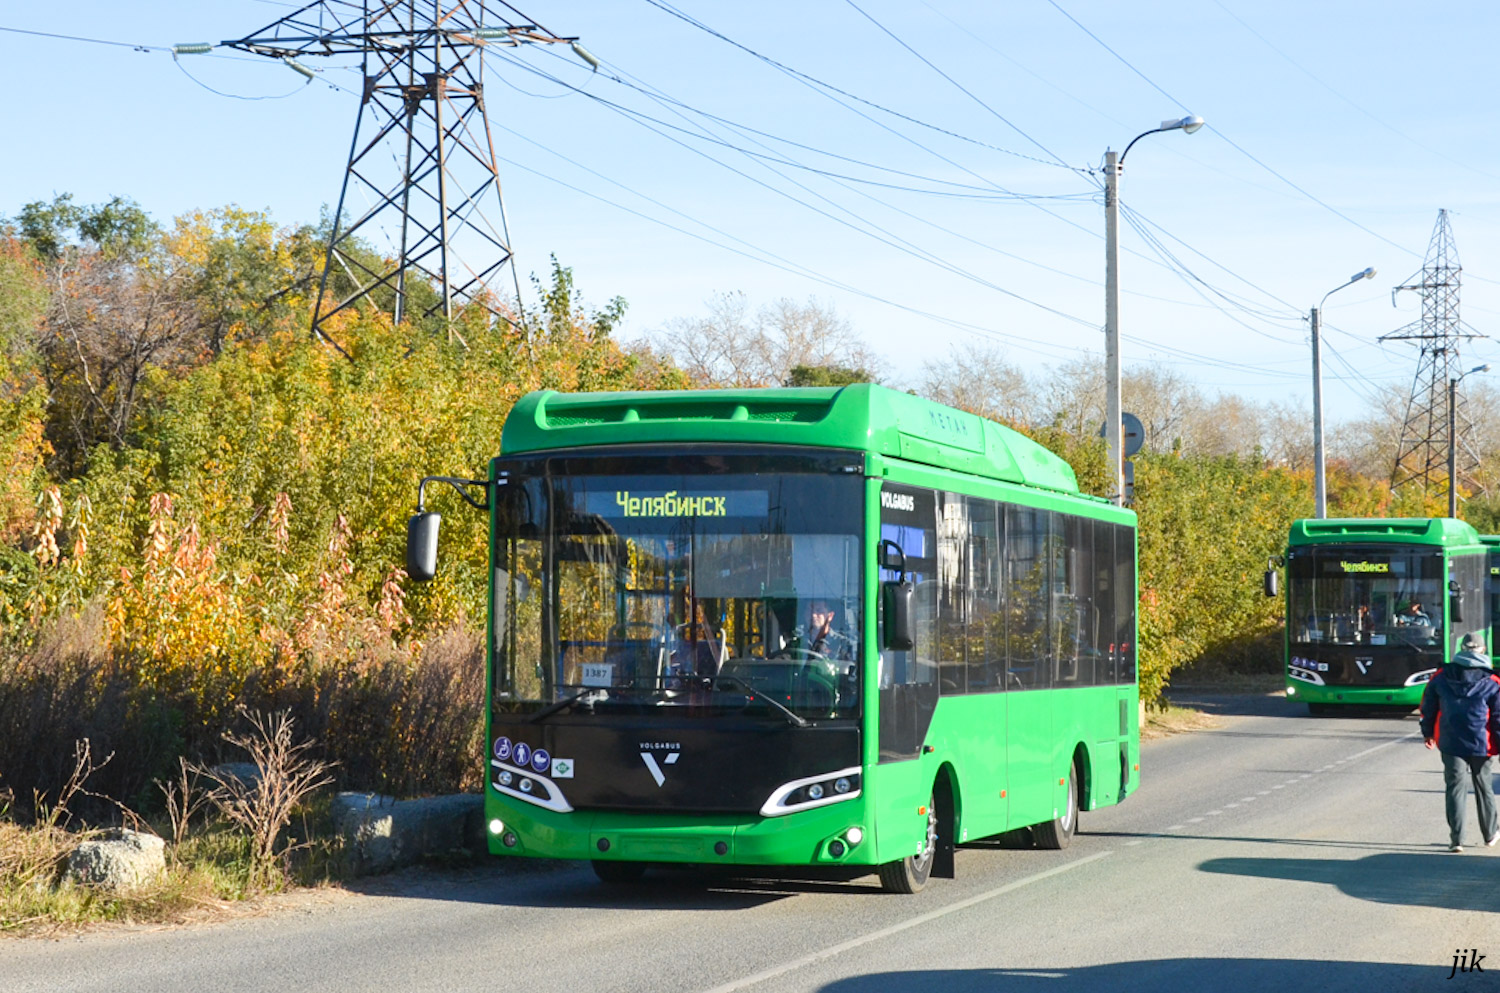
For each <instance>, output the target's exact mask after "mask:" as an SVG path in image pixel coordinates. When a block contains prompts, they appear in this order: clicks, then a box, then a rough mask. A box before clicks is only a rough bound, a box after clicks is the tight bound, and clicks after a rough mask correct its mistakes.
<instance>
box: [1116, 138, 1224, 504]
mask: <svg viewBox="0 0 1500 993" xmlns="http://www.w3.org/2000/svg"><path fill="white" fill-rule="evenodd" d="M1201 127H1203V118H1201V117H1197V116H1194V115H1189V116H1187V117H1184V118H1182V119H1180V120H1176V121H1162V122H1161V127H1159V128H1152V129H1151V130H1150V131H1143V132H1141V133H1140V134H1138V135H1136V136H1135V137H1134V138H1132V139H1130V144H1129V145H1126V146H1125V151H1123V152H1121V153H1120V155H1119V157H1118V158H1116V157H1115V153H1114V152H1113V151H1112V150H1107V151H1105V153H1104V446H1105V452H1106V455H1105V458H1106V459H1108V465H1107V469H1106V471H1107V472H1108V474H1109V484H1108V485H1109V490H1110V492H1109V498H1110V499H1111V500H1113V501H1114V502H1115V504H1116V506H1121V505H1123V504H1124V503H1125V474H1124V468H1125V467H1124V451H1125V445H1124V440H1125V439H1124V431H1123V429H1122V427H1121V424H1120V413H1121V411H1120V176H1121V175H1122V174H1123V173H1124V171H1125V156H1127V155H1129V154H1130V149H1131V147H1132V146H1133V145H1135V143H1136V142H1138V141H1140V140H1141V139H1142V138H1144V137H1146V135H1148V134H1157V133H1159V132H1161V131H1177V130H1179V129H1180V130H1182V131H1183V132H1184V133H1186V134H1192V133H1193V132H1194V131H1197V130H1198V129H1199V128H1201Z"/></svg>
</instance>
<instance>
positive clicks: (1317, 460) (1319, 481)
mask: <svg viewBox="0 0 1500 993" xmlns="http://www.w3.org/2000/svg"><path fill="white" fill-rule="evenodd" d="M1374 278H1375V270H1374V269H1373V268H1371V269H1364V270H1361V271H1360V272H1356V273H1355V274H1354V275H1352V276H1350V277H1349V281H1348V282H1346V283H1342V284H1340V285H1338V286H1335V287H1334V288H1333V289H1331V290H1329V291H1328V292H1327V293H1324V294H1323V299H1321V300H1319V301H1318V305H1317V306H1316V307H1314V308H1313V309H1312V313H1311V314H1310V315H1309V323H1310V324H1311V325H1312V373H1313V508H1314V516H1315V517H1317V518H1318V519H1319V520H1322V519H1323V518H1325V517H1327V516H1328V477H1327V474H1326V473H1325V472H1324V467H1323V368H1322V361H1323V345H1322V342H1321V341H1320V340H1319V338H1318V334H1319V332H1320V331H1321V330H1322V327H1323V322H1322V316H1323V305H1324V304H1325V303H1327V302H1328V298H1329V297H1331V296H1333V295H1334V294H1335V293H1337V292H1338V291H1339V290H1342V289H1344V288H1345V287H1349V286H1353V285H1354V284H1355V283H1357V282H1359V281H1360V280H1361V279H1374Z"/></svg>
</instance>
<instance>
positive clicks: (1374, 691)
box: [1286, 679, 1427, 707]
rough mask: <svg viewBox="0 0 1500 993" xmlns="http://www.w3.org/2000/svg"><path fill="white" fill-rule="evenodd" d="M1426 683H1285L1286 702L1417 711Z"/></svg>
mask: <svg viewBox="0 0 1500 993" xmlns="http://www.w3.org/2000/svg"><path fill="white" fill-rule="evenodd" d="M1426 688H1427V684H1426V683H1418V684H1416V685H1415V686H1337V685H1335V686H1315V685H1312V684H1310V683H1305V682H1303V681H1302V680H1300V679H1288V680H1287V681H1286V698H1287V699H1288V700H1292V701H1294V702H1298V703H1315V704H1325V703H1330V704H1345V705H1348V706H1354V707H1416V706H1418V705H1420V704H1421V702H1422V691H1423V690H1425V689H1426Z"/></svg>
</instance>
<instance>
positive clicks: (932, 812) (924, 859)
mask: <svg viewBox="0 0 1500 993" xmlns="http://www.w3.org/2000/svg"><path fill="white" fill-rule="evenodd" d="M937 829H938V812H937V796H936V794H934V795H933V796H932V797H931V798H929V799H928V801H927V835H926V837H925V838H923V839H922V850H921V851H920V852H918V853H917V854H916V855H908V856H906V858H904V859H897V860H896V861H894V862H887V863H885V864H884V865H882V866H880V867H879V869H878V870H877V871H878V872H879V873H880V888H881V889H883V890H885V891H886V892H887V893H916V892H918V891H920V890H921V889H922V887H924V886H926V885H927V878H928V877H929V876H931V875H932V858H933V855H934V854H936V852H937Z"/></svg>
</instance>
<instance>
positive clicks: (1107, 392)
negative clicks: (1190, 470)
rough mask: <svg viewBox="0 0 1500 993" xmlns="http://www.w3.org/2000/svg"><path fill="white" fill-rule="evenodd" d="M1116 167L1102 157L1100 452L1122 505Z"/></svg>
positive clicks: (1110, 156) (1112, 492)
mask: <svg viewBox="0 0 1500 993" xmlns="http://www.w3.org/2000/svg"><path fill="white" fill-rule="evenodd" d="M1120 407H1121V403H1120V163H1119V159H1118V158H1116V157H1115V153H1114V151H1113V150H1110V151H1106V152H1105V153H1104V451H1105V457H1106V458H1107V459H1108V460H1109V462H1108V473H1109V482H1108V485H1109V492H1108V493H1106V494H1105V496H1107V497H1109V499H1111V500H1113V501H1114V502H1115V503H1116V504H1117V505H1123V504H1124V502H1125V474H1124V466H1123V465H1122V464H1121V462H1122V459H1123V453H1124V450H1125V447H1124V437H1123V435H1124V432H1123V431H1122V430H1121V427H1120Z"/></svg>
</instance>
